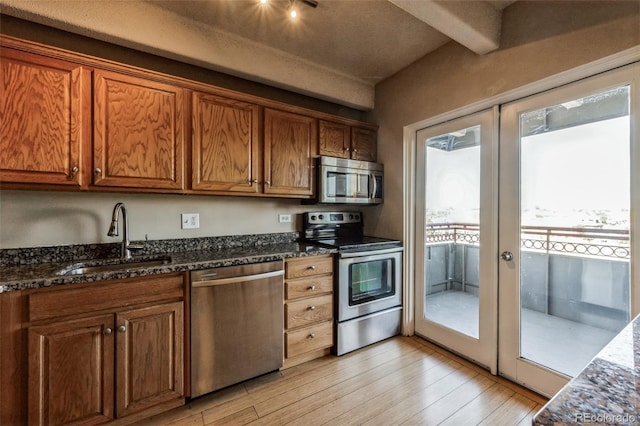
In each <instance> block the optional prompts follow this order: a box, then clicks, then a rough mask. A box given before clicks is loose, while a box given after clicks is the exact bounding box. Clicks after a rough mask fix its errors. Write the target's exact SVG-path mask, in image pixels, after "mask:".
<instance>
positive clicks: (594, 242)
mask: <svg viewBox="0 0 640 426" xmlns="http://www.w3.org/2000/svg"><path fill="white" fill-rule="evenodd" d="M425 230H426V234H425V235H426V241H425V243H426V244H441V243H458V244H472V245H478V244H479V237H480V227H479V226H478V225H477V224H472V223H442V224H429V225H426V227H425ZM520 247H521V248H522V249H525V250H532V251H539V252H546V253H564V254H571V255H578V256H594V257H607V258H614V259H629V256H630V249H629V231H628V230H626V229H604V228H567V227H551V226H523V227H522V233H521V239H520Z"/></svg>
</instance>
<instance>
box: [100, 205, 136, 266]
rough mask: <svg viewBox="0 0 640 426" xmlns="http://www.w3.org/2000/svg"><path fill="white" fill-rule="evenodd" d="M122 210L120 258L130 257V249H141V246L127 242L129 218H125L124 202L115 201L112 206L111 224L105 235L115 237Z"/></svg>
mask: <svg viewBox="0 0 640 426" xmlns="http://www.w3.org/2000/svg"><path fill="white" fill-rule="evenodd" d="M120 212H122V247H121V249H120V257H121V258H122V259H131V250H132V249H141V248H142V247H141V246H134V245H132V244H130V243H129V220H128V218H127V208H126V207H125V206H124V203H117V204H116V205H115V206H114V207H113V214H112V216H111V225H110V226H109V231H108V232H107V235H108V236H110V237H117V236H118V235H119V234H118V220H119V217H120Z"/></svg>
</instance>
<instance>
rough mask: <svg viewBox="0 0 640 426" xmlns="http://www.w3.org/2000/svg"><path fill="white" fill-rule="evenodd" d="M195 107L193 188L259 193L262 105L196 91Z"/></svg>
mask: <svg viewBox="0 0 640 426" xmlns="http://www.w3.org/2000/svg"><path fill="white" fill-rule="evenodd" d="M192 108H193V112H192V129H193V135H192V139H191V141H192V146H191V156H192V188H193V189H195V190H209V191H223V192H245V193H256V192H258V191H259V188H260V181H259V180H260V178H261V167H260V156H259V154H260V134H259V117H260V108H259V107H258V105H255V104H250V103H247V102H241V101H236V100H233V99H228V98H223V97H220V96H214V95H209V94H205V93H198V92H195V93H193V96H192Z"/></svg>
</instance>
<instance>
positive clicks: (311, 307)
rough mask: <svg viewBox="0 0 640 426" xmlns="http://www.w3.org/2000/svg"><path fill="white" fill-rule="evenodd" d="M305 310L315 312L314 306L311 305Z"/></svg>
mask: <svg viewBox="0 0 640 426" xmlns="http://www.w3.org/2000/svg"><path fill="white" fill-rule="evenodd" d="M307 309H309V310H310V311H315V310H316V307H315V306H313V305H311V306H309V308H307Z"/></svg>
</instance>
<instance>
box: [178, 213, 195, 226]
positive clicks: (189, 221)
mask: <svg viewBox="0 0 640 426" xmlns="http://www.w3.org/2000/svg"><path fill="white" fill-rule="evenodd" d="M180 216H181V218H182V221H181V222H182V223H181V227H182V229H196V228H200V214H199V213H182V214H181V215H180Z"/></svg>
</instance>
